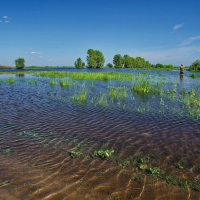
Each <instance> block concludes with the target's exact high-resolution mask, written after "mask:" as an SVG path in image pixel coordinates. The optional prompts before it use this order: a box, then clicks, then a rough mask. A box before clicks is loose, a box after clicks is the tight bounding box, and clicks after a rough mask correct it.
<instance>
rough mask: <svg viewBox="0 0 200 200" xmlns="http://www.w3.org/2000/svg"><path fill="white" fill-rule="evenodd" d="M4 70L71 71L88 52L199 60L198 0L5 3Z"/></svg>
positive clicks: (0, 19)
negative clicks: (18, 64)
mask: <svg viewBox="0 0 200 200" xmlns="http://www.w3.org/2000/svg"><path fill="white" fill-rule="evenodd" d="M0 3H1V5H0V65H14V60H15V59H16V58H18V57H24V58H25V60H26V64H27V65H44V66H45V65H56V66H57V65H65V66H66V65H68V66H70V65H73V63H74V61H75V59H76V58H77V57H82V58H83V60H85V59H86V53H87V49H89V48H93V49H98V50H101V51H102V52H103V53H104V55H105V58H106V63H108V62H112V58H113V56H114V55H115V54H117V53H121V54H122V55H124V54H129V55H131V56H134V57H136V56H141V57H144V58H145V59H147V60H149V61H150V62H152V63H153V64H155V63H164V64H175V65H180V64H181V63H183V64H185V65H189V64H191V63H192V62H193V61H195V60H196V59H200V12H199V8H200V1H199V0H168V1H161V0H2V1H1V2H0Z"/></svg>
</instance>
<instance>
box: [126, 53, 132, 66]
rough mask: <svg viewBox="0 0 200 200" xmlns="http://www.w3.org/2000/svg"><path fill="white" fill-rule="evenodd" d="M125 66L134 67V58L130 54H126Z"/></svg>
mask: <svg viewBox="0 0 200 200" xmlns="http://www.w3.org/2000/svg"><path fill="white" fill-rule="evenodd" d="M124 67H125V68H128V67H132V58H131V57H130V56H129V55H124Z"/></svg>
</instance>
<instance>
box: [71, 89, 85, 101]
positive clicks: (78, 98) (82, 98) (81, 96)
mask: <svg viewBox="0 0 200 200" xmlns="http://www.w3.org/2000/svg"><path fill="white" fill-rule="evenodd" d="M71 98H72V101H73V102H76V103H81V104H85V103H86V102H87V98H88V91H87V90H83V91H82V92H81V93H80V94H77V95H74V96H72V97H71Z"/></svg>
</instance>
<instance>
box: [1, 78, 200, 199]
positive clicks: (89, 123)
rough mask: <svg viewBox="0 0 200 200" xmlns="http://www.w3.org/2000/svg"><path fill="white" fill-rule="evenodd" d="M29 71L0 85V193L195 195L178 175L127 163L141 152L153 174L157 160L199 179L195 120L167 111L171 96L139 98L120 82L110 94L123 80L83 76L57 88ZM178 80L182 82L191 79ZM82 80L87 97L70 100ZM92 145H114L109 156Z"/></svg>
mask: <svg viewBox="0 0 200 200" xmlns="http://www.w3.org/2000/svg"><path fill="white" fill-rule="evenodd" d="M6 78H8V77H6ZM159 78H161V77H158V79H159ZM2 79H3V78H2ZM32 79H33V77H31V76H28V75H26V76H25V79H24V78H21V77H17V82H16V83H15V84H8V83H6V84H1V85H0V103H1V107H0V127H1V129H0V199H8V200H9V199H20V200H21V199H33V200H35V199H48V200H50V199H51V200H59V199H70V200H71V199H77V200H78V199H88V200H91V199H99V200H100V199H102V200H104V199H113V200H119V199H148V200H151V199H152V200H153V199H199V198H200V192H197V191H195V190H194V189H189V186H188V187H187V185H186V188H185V186H184V185H183V186H181V184H182V182H181V181H180V182H179V185H177V184H175V186H174V185H173V184H167V183H166V181H164V180H163V179H161V178H158V179H156V178H155V177H154V176H153V175H150V174H148V173H146V172H144V171H143V170H140V169H138V166H137V167H135V163H134V161H136V160H137V161H138V160H140V161H139V164H140V166H139V167H140V168H141V167H143V166H145V164H146V163H147V161H146V160H145V159H146V158H147V157H148V159H150V163H151V165H152V166H151V167H152V169H154V171H153V172H152V173H154V174H156V171H155V169H156V168H155V167H154V166H158V167H160V168H161V169H162V170H165V171H166V173H167V174H168V175H169V176H170V177H179V178H180V180H184V179H188V180H189V179H191V180H197V181H200V175H199V173H200V157H199V153H200V122H199V120H196V119H193V118H188V116H187V115H186V112H183V114H182V115H181V116H180V115H178V114H177V113H174V112H173V107H175V106H176V107H175V108H177V109H180V108H179V107H178V106H180V105H179V104H178V103H175V100H176V97H177V96H175V97H174V94H171V93H170V97H169V98H168V99H165V98H164V97H163V99H162V100H161V99H160V98H158V99H157V97H153V98H150V97H148V98H146V99H145V98H141V97H137V96H133V94H132V93H131V92H130V93H129V90H127V91H126V93H122V92H121V93H120V94H122V96H121V99H120V100H119V101H118V99H115V98H114V97H115V96H114V94H115V91H114V90H113V89H112V88H113V86H116V87H118V89H119V87H122V85H124V84H125V83H123V84H121V83H116V82H112V81H111V82H103V83H102V82H98V81H97V82H95V83H93V84H92V83H91V82H87V81H84V84H83V82H81V84H80V85H81V86H80V85H78V83H79V82H76V84H75V85H73V86H70V87H68V88H62V87H61V86H60V85H56V86H53V87H52V86H50V85H49V79H45V78H34V80H37V82H36V81H33V80H32ZM174 81H176V82H178V81H179V80H178V76H176V78H174ZM182 81H183V85H182V86H180V87H185V88H186V89H188V88H190V89H191V88H192V87H193V86H194V85H195V84H196V83H192V82H189V80H187V77H185V78H184V79H183V80H182ZM36 83H37V84H36ZM127 84H128V85H129V84H130V83H127ZM83 85H84V86H83ZM195 86H196V85H195ZM83 87H84V89H88V88H90V89H88V98H87V103H84V104H81V103H80V104H78V103H76V102H73V101H72V98H71V96H73V95H74V94H79V93H81V91H82V89H83ZM168 87H169V88H170V87H171V85H170V84H169V86H168ZM173 87H174V86H173ZM173 87H172V89H173ZM119 91H120V90H119ZM123 92H124V91H123ZM94 93H97V95H96V97H94V95H93V94H94ZM104 94H107V95H108V97H109V98H108V99H106V101H107V104H106V103H105V99H103V98H100V97H102V95H104ZM109 94H112V96H109ZM98 95H99V96H98ZM123 96H125V99H123V98H122V97H123ZM97 97H99V98H97ZM111 97H113V99H112V98H111ZM173 98H174V99H175V100H173ZM99 99H100V100H101V101H100V100H99ZM97 101H100V103H101V104H99V103H98V104H97ZM124 102H125V103H124ZM158 102H159V103H158ZM120 103H121V104H120ZM122 103H123V104H122ZM132 104H134V105H132ZM111 105H113V106H111ZM120 105H125V107H123V106H120ZM147 105H149V108H148V112H147ZM138 108H140V109H138ZM156 108H157V109H156ZM158 108H159V109H161V108H162V109H163V110H162V112H163V114H162V113H160V110H159V112H158V111H156V110H158ZM151 111H153V112H151ZM77 147H82V149H83V150H82V152H83V154H82V155H81V156H80V157H75V158H72V157H71V156H70V153H69V151H71V150H74V149H76V148H77ZM98 149H114V151H115V153H114V158H113V159H110V160H106V159H99V158H92V157H91V156H90V154H91V153H92V152H94V151H95V150H98ZM125 161H130V162H131V165H127V163H126V162H125ZM148 162H149V161H148ZM136 164H137V165H138V163H136ZM141 164H143V165H141ZM153 167H154V168H153ZM169 181H171V183H172V181H173V180H169Z"/></svg>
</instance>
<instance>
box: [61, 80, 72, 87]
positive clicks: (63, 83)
mask: <svg viewBox="0 0 200 200" xmlns="http://www.w3.org/2000/svg"><path fill="white" fill-rule="evenodd" d="M73 85H74V83H72V82H71V81H67V80H62V81H60V86H61V87H63V88H65V87H70V86H73Z"/></svg>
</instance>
